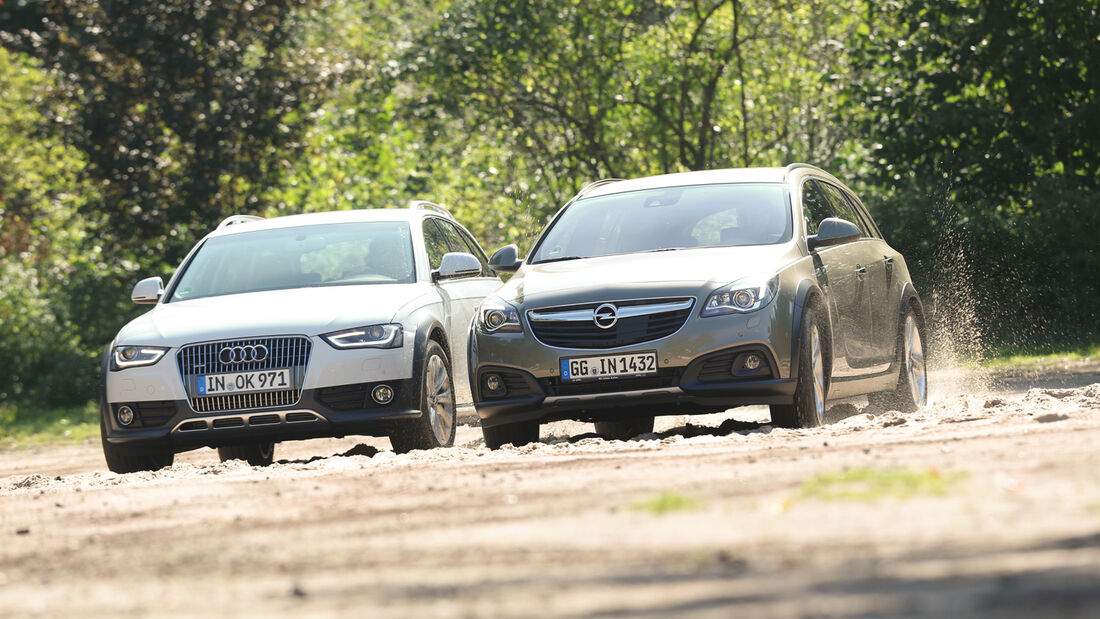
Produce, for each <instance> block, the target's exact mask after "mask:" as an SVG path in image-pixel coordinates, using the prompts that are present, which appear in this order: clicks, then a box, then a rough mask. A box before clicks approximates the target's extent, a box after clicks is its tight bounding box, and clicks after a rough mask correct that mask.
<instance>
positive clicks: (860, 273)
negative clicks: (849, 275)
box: [856, 264, 867, 279]
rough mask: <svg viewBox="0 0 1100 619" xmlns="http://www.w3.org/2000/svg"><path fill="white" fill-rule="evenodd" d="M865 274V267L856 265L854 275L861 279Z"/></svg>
mask: <svg viewBox="0 0 1100 619" xmlns="http://www.w3.org/2000/svg"><path fill="white" fill-rule="evenodd" d="M866 276H867V267H864V266H860V265H858V264H857V265H856V277H858V278H860V279H863V278H864V277H866Z"/></svg>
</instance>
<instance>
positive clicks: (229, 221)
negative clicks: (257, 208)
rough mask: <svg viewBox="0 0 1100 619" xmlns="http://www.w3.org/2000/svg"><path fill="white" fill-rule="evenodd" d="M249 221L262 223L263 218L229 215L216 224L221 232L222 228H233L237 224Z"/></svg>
mask: <svg viewBox="0 0 1100 619" xmlns="http://www.w3.org/2000/svg"><path fill="white" fill-rule="evenodd" d="M250 221H263V217H257V216H255V215H230V216H229V217H226V218H225V219H223V220H222V222H221V223H220V224H218V229H219V230H221V229H222V228H227V227H229V226H235V225H237V224H246V223H248V222H250Z"/></svg>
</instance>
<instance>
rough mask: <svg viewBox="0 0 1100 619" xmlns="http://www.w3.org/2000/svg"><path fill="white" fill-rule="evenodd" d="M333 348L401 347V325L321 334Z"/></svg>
mask: <svg viewBox="0 0 1100 619" xmlns="http://www.w3.org/2000/svg"><path fill="white" fill-rule="evenodd" d="M321 337H322V338H323V339H324V340H325V341H326V342H328V343H329V344H330V345H332V347H333V348H340V349H345V348H400V347H401V345H402V344H403V343H404V333H403V331H402V329H401V325H395V324H388V325H370V326H367V327H355V328H354V329H344V330H343V331H334V332H333V333H326V334H324V335H322V336H321Z"/></svg>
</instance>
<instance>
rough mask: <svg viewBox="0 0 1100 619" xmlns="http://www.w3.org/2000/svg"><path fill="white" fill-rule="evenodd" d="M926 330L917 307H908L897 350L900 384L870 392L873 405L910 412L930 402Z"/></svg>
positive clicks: (870, 400)
mask: <svg viewBox="0 0 1100 619" xmlns="http://www.w3.org/2000/svg"><path fill="white" fill-rule="evenodd" d="M923 331H924V330H923V329H922V328H921V324H920V321H919V320H918V319H917V314H916V311H915V310H914V309H913V308H909V311H907V312H906V313H905V321H904V322H903V323H902V327H901V333H900V334H899V335H898V353H897V354H898V359H899V360H900V361H901V371H900V372H898V384H897V385H896V386H895V387H894V389H893V390H891V391H885V392H881V393H872V394H871V395H870V396H868V398H867V399H868V401H869V402H870V403H871V405H873V406H875V407H878V408H881V409H884V410H896V411H898V412H902V413H911V412H913V411H915V410H917V409H918V408H920V407H922V406H924V405H925V404H926V403H928V369H927V367H926V366H925V360H924V332H923Z"/></svg>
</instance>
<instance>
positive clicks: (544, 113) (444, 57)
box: [410, 0, 859, 218]
mask: <svg viewBox="0 0 1100 619" xmlns="http://www.w3.org/2000/svg"><path fill="white" fill-rule="evenodd" d="M858 6H859V3H856V2H847V3H845V2H841V3H825V2H811V3H808V4H804V5H801V6H798V7H794V6H791V5H788V4H787V3H779V2H776V3H770V2H767V3H744V2H741V1H739V0H723V1H719V2H713V3H708V4H705V5H703V4H700V3H675V2H653V1H638V2H635V1H632V0H620V1H616V2H596V3H582V2H554V1H546V0H543V1H532V0H513V1H509V2H492V3H490V2H481V1H479V0H465V1H460V2H456V3H455V4H454V5H452V6H451V7H449V9H448V12H447V16H446V17H447V18H446V19H444V20H441V21H440V22H439V25H438V26H437V27H436V29H435V30H434V31H432V32H431V33H430V34H429V35H428V36H427V37H424V38H422V39H421V42H422V45H419V46H416V47H415V48H413V49H414V51H412V52H410V54H415V55H416V58H417V59H420V58H423V59H424V60H423V62H420V63H418V64H419V69H420V74H419V78H420V79H421V80H424V81H425V82H427V83H428V84H429V85H431V86H432V87H433V88H434V89H435V91H436V92H437V93H440V95H441V96H440V97H439V99H438V102H439V103H440V104H441V105H444V106H447V108H448V109H450V110H452V111H453V112H454V113H456V114H457V113H459V112H461V113H464V114H465V118H466V119H467V122H469V123H473V124H475V126H477V127H478V128H479V129H481V128H488V130H495V131H497V132H499V133H500V134H501V135H502V137H506V138H508V139H509V140H510V142H509V147H510V148H511V149H512V150H513V151H515V152H516V153H521V154H522V155H523V159H525V160H526V162H530V163H531V164H533V168H532V169H531V170H530V172H533V173H534V176H533V177H532V178H533V180H534V181H535V182H536V183H537V185H538V186H540V187H545V188H547V189H548V190H549V194H550V196H549V199H547V200H546V201H544V202H541V203H540V204H538V205H537V206H536V207H535V213H536V216H537V217H539V218H541V217H545V216H546V215H549V214H551V213H552V212H553V211H554V210H555V208H556V206H557V205H559V204H560V203H561V202H562V201H564V200H565V199H566V198H567V197H568V196H569V195H570V194H572V193H573V192H574V191H576V190H577V189H579V188H580V187H581V186H582V185H584V184H586V183H587V182H588V181H590V180H593V179H595V178H600V177H615V176H621V177H630V176H643V175H647V174H655V173H663V172H676V171H682V170H688V169H702V168H709V167H730V166H737V165H777V164H785V163H788V162H789V161H791V160H799V159H802V160H809V161H818V162H832V161H834V160H838V159H839V158H840V157H842V156H844V155H845V154H846V151H845V150H844V149H843V148H841V144H842V143H843V142H844V141H845V140H846V139H847V138H848V137H849V133H848V127H847V126H846V125H843V124H837V123H830V122H826V117H827V111H828V110H830V109H832V105H833V104H832V99H833V98H835V97H836V96H837V94H838V92H839V91H840V90H841V88H840V84H841V82H840V80H838V79H836V74H837V73H839V72H842V71H843V70H844V67H845V63H846V58H845V55H844V47H843V45H841V44H840V43H838V41H841V40H845V39H846V38H848V37H849V36H850V34H851V33H852V32H853V31H854V30H855V29H856V28H857V20H856V18H855V17H854V15H855V14H856V10H855V9H856V8H857V7H858ZM442 95H446V96H442ZM509 130H511V131H509ZM522 163H523V162H520V164H521V165H522Z"/></svg>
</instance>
